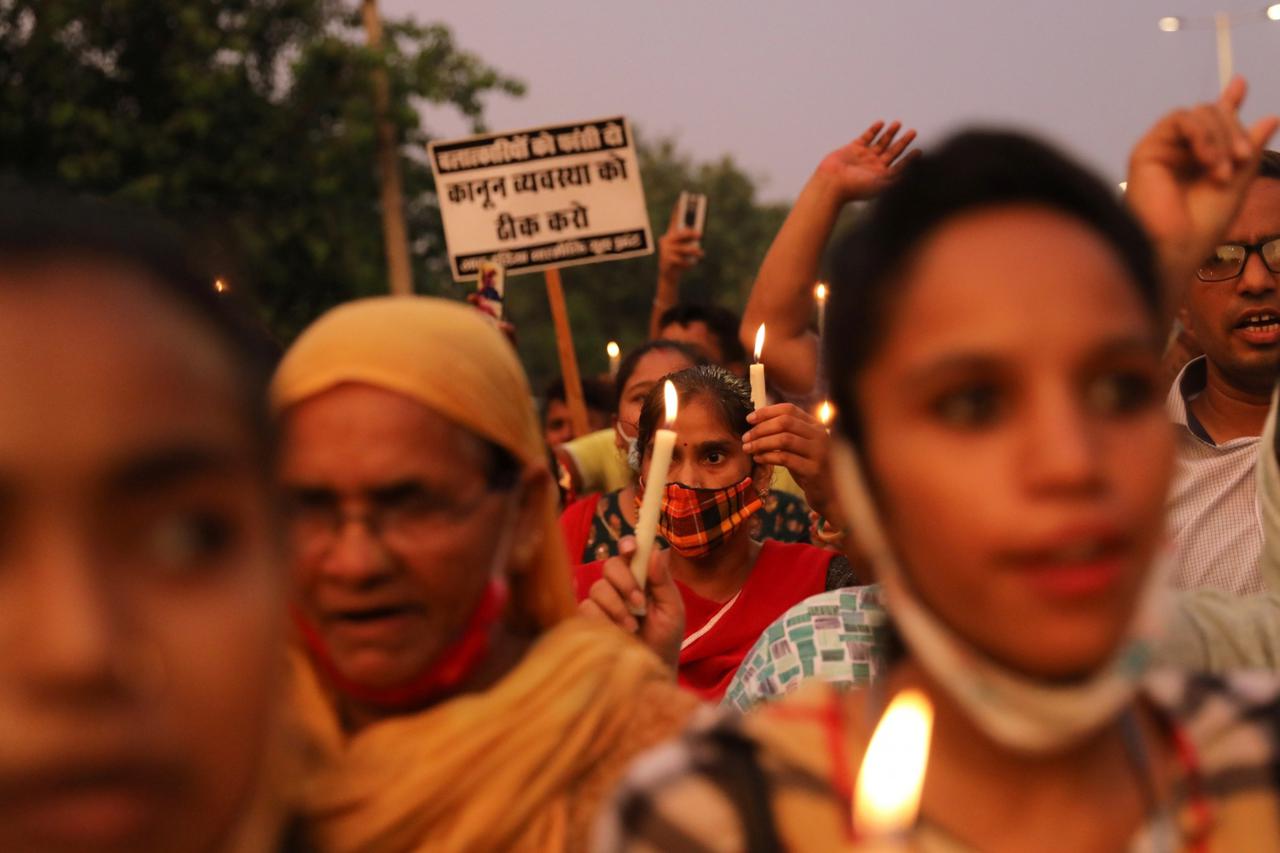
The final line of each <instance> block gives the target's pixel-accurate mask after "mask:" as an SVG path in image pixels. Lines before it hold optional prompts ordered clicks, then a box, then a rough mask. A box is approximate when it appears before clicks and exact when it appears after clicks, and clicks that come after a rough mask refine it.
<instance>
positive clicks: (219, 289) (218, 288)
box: [213, 278, 227, 293]
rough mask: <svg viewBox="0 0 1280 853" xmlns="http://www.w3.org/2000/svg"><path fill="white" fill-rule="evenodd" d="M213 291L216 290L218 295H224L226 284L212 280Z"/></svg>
mask: <svg viewBox="0 0 1280 853" xmlns="http://www.w3.org/2000/svg"><path fill="white" fill-rule="evenodd" d="M213 289H214V290H216V291H217V292H218V293H226V292H227V283H226V282H225V281H223V280H222V279H220V278H215V279H214V280H213Z"/></svg>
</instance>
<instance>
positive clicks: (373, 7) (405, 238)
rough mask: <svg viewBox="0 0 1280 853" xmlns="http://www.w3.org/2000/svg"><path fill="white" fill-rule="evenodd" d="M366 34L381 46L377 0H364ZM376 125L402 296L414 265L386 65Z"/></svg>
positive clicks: (376, 77)
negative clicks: (391, 112) (405, 214)
mask: <svg viewBox="0 0 1280 853" xmlns="http://www.w3.org/2000/svg"><path fill="white" fill-rule="evenodd" d="M360 11H361V13H362V14H363V15H364V28H365V34H366V37H367V39H368V44H369V47H371V48H373V49H374V50H377V49H378V48H380V47H381V46H382V19H381V18H380V17H379V16H378V0H364V2H363V3H362V4H361V7H360ZM373 110H374V125H375V128H376V130H377V143H378V149H377V151H378V175H379V178H380V182H379V186H378V192H379V199H380V202H381V207H382V242H383V248H384V249H385V251H386V253H387V274H388V276H389V278H390V280H391V292H392V293H394V294H396V295H399V296H409V295H411V294H412V293H413V268H412V267H411V266H410V265H409V232H408V229H407V227H406V226H405V222H404V192H403V190H402V188H401V183H400V152H399V151H397V150H396V133H395V128H394V127H393V126H392V124H391V118H390V116H389V113H390V111H391V84H390V83H389V82H388V81H387V71H386V69H385V68H376V69H374V72H373Z"/></svg>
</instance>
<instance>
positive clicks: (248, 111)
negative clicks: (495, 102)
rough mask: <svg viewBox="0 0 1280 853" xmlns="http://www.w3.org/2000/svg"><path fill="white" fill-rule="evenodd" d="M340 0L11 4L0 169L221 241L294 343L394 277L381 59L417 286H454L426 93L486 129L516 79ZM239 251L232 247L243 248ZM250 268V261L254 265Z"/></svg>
mask: <svg viewBox="0 0 1280 853" xmlns="http://www.w3.org/2000/svg"><path fill="white" fill-rule="evenodd" d="M362 39H363V33H362V31H361V29H360V20H359V16H358V13H357V11H356V9H355V8H354V4H353V5H352V6H345V5H343V4H341V3H336V2H332V0H0V152H3V155H2V156H3V160H2V161H0V168H2V169H3V171H4V172H5V173H6V174H7V175H9V176H14V177H17V178H20V179H22V180H24V181H26V182H34V183H37V184H49V185H57V186H60V187H64V188H69V189H72V190H74V191H83V192H88V193H94V194H98V195H104V196H111V197H117V198H123V199H126V200H130V201H133V202H137V203H140V204H143V205H147V206H151V207H154V208H156V209H158V210H160V211H162V212H164V213H165V214H167V215H169V216H172V217H174V218H176V219H179V220H181V221H185V222H187V223H188V224H191V225H194V226H196V230H198V231H199V232H201V233H206V234H212V235H214V236H215V238H216V239H215V240H214V243H215V244H218V245H221V246H223V247H226V248H227V249H228V251H226V252H225V254H226V255H227V256H228V257H231V256H238V257H242V258H243V259H244V262H245V265H244V268H243V270H241V271H232V270H228V279H229V280H230V281H231V283H232V286H233V288H234V287H235V286H236V283H237V281H238V280H239V281H244V280H246V279H248V280H252V281H253V282H254V284H255V290H256V291H257V296H258V299H259V301H260V302H261V303H262V304H263V305H264V307H265V309H266V311H267V314H268V318H269V320H270V321H271V323H272V325H273V326H274V328H275V329H276V330H277V331H278V332H279V333H280V334H281V335H282V336H284V337H287V336H288V335H290V334H291V333H293V332H295V331H296V330H297V329H299V328H300V327H301V326H302V325H304V324H305V323H306V322H307V321H309V320H310V319H312V318H313V317H314V316H315V315H316V314H318V313H319V312H320V311H322V310H323V309H324V308H326V307H328V306H330V305H332V304H334V303H336V302H340V301H343V300H346V299H350V298H353V297H356V296H361V295H366V294H373V293H381V292H385V289H386V285H385V282H386V265H385V259H384V256H383V246H382V237H381V230H380V228H381V222H380V218H379V214H378V206H377V205H378V185H377V172H376V167H375V165H374V163H375V161H374V145H375V131H374V116H373V112H372V98H371V82H370V81H371V75H370V71H371V70H372V69H373V68H374V67H375V66H377V65H379V64H380V65H382V66H383V67H385V68H386V69H387V71H388V75H389V78H390V81H391V88H392V103H393V113H394V115H393V118H394V120H395V122H396V125H397V127H398V131H399V133H400V138H401V140H402V142H403V149H402V150H404V151H405V152H406V156H404V157H403V158H402V160H403V163H402V166H403V175H404V181H405V195H406V198H407V199H409V204H408V208H409V209H408V211H407V216H408V226H409V230H410V234H411V235H413V237H414V240H413V245H412V252H413V260H414V265H415V273H416V275H415V277H416V278H417V279H418V280H419V282H420V289H423V290H428V289H430V285H429V283H430V282H443V281H444V278H443V277H442V276H441V275H440V274H439V270H440V269H442V267H441V266H440V263H439V259H440V257H441V255H442V249H443V247H442V243H443V238H442V237H441V230H440V223H439V213H438V210H437V209H436V207H435V205H434V201H433V197H432V184H431V174H430V170H429V169H428V168H427V166H426V162H425V156H416V155H415V153H414V152H420V151H422V149H423V146H424V145H425V143H426V133H425V131H424V129H423V128H422V126H421V123H420V120H419V115H418V112H417V110H416V109H415V104H416V103H418V102H423V101H425V102H430V103H434V104H444V105H451V106H453V107H455V108H456V109H458V110H459V111H460V112H461V113H462V114H463V115H464V116H466V117H468V118H469V119H470V120H471V122H472V124H473V126H474V127H475V128H476V129H477V130H479V129H482V126H483V122H482V103H483V99H484V98H485V97H486V96H487V95H490V94H492V93H496V92H502V93H508V94H520V93H521V92H522V91H523V87H522V85H521V84H520V83H519V82H518V81H516V80H514V79H512V78H510V77H508V76H506V75H504V74H502V73H500V72H498V71H496V70H495V69H493V68H491V67H490V66H488V65H487V64H486V63H484V62H483V61H482V60H481V59H480V58H479V57H477V56H475V55H473V54H471V53H468V52H466V51H463V50H461V49H460V48H459V47H458V46H457V45H456V44H455V43H454V41H453V38H452V36H451V34H450V32H449V30H448V29H447V28H446V27H443V26H439V25H435V26H423V25H419V24H417V23H415V22H413V21H406V20H400V21H393V20H389V21H386V22H385V23H384V45H383V49H382V50H380V51H376V52H375V51H371V50H369V49H367V48H365V47H364V46H363V43H362ZM232 250H233V251H232ZM246 273H247V274H246Z"/></svg>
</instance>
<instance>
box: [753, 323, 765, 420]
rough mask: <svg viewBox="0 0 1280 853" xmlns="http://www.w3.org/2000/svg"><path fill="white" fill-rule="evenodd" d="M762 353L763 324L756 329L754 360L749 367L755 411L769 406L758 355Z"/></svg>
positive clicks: (762, 364) (762, 367)
mask: <svg viewBox="0 0 1280 853" xmlns="http://www.w3.org/2000/svg"><path fill="white" fill-rule="evenodd" d="M762 352H764V323H761V324H760V328H759V329H756V360H755V362H754V363H753V364H752V365H751V403H752V405H754V406H755V408H757V409H763V408H764V407H765V406H767V405H769V398H768V396H767V395H766V394H765V390H764V362H762V361H761V360H760V354H761V353H762Z"/></svg>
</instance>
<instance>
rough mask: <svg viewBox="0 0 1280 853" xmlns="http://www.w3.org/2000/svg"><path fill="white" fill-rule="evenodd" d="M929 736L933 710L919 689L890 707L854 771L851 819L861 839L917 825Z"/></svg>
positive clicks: (903, 692)
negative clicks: (856, 773)
mask: <svg viewBox="0 0 1280 853" xmlns="http://www.w3.org/2000/svg"><path fill="white" fill-rule="evenodd" d="M932 733H933V705H931V704H930V703H929V700H928V699H927V698H925V695H924V694H923V693H921V692H920V691H919V690H904V691H902V692H901V693H899V694H898V695H897V696H895V697H894V698H893V701H892V702H890V703H889V707H888V709H887V710H886V711H885V712H884V716H883V717H882V718H881V719H880V723H879V724H878V725H877V726H876V730H875V732H874V733H873V734H872V735H871V743H870V744H868V745H867V753H866V755H865V756H863V759H862V768H861V770H859V771H858V785H857V790H856V793H855V794H854V820H855V823H856V825H857V828H858V832H859V833H860V834H863V835H868V836H877V835H893V834H900V833H903V832H906V831H907V830H909V829H910V828H911V827H912V826H913V825H914V824H915V822H916V815H917V813H918V812H919V811H920V792H921V790H922V789H923V788H924V771H925V767H926V765H927V764H928V762H929V738H930V736H931V735H932Z"/></svg>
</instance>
